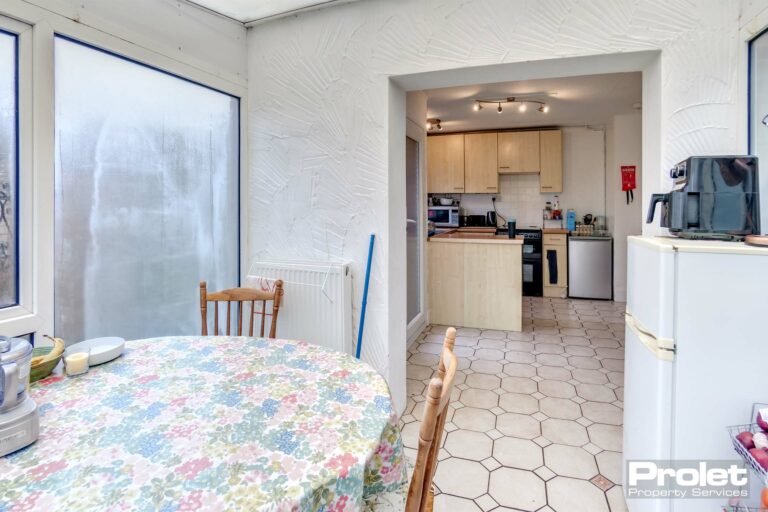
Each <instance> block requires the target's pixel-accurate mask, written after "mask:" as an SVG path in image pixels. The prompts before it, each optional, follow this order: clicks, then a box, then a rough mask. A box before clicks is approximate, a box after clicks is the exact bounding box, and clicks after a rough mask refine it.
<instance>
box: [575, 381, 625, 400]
mask: <svg viewBox="0 0 768 512" xmlns="http://www.w3.org/2000/svg"><path fill="white" fill-rule="evenodd" d="M576 392H577V393H578V394H579V396H580V397H581V398H584V399H585V400H589V401H591V402H607V403H611V402H615V401H616V393H614V392H613V390H612V389H611V388H607V387H605V386H603V385H600V384H577V385H576Z"/></svg>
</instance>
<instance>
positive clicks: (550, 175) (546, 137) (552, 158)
mask: <svg viewBox="0 0 768 512" xmlns="http://www.w3.org/2000/svg"><path fill="white" fill-rule="evenodd" d="M539 133H540V136H539V146H540V151H539V152H540V156H541V158H540V161H541V172H540V174H539V187H540V190H541V192H542V193H543V194H549V193H556V192H562V191H563V131H562V130H546V131H542V132H539Z"/></svg>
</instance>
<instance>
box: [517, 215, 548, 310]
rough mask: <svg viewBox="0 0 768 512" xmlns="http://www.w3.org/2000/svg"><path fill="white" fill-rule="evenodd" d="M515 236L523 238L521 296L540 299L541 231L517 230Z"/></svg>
mask: <svg viewBox="0 0 768 512" xmlns="http://www.w3.org/2000/svg"><path fill="white" fill-rule="evenodd" d="M516 236H522V237H523V295H524V296H526V297H541V296H542V295H544V278H543V276H542V272H543V269H542V243H541V229H536V228H525V229H518V230H516Z"/></svg>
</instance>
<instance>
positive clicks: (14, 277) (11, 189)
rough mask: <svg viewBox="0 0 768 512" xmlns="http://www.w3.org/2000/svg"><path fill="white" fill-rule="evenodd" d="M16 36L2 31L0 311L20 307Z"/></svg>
mask: <svg viewBox="0 0 768 512" xmlns="http://www.w3.org/2000/svg"><path fill="white" fill-rule="evenodd" d="M16 68H17V65H16V36H15V35H13V34H8V33H6V32H2V31H0V308H3V307H8V306H13V305H16V304H18V298H19V297H18V244H17V242H18V229H17V228H18V218H17V213H16V212H17V211H18V204H17V202H16V193H17V191H18V187H17V183H18V181H17V180H18V155H17V148H18V143H17V140H18V134H17V126H18V114H17V112H18V109H17V105H18V101H17V93H16V83H17V76H16Z"/></svg>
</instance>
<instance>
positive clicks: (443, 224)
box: [427, 206, 459, 228]
mask: <svg viewBox="0 0 768 512" xmlns="http://www.w3.org/2000/svg"><path fill="white" fill-rule="evenodd" d="M427 215H428V217H427V218H428V220H430V221H432V222H434V223H435V227H438V228H457V227H459V207H458V206H430V207H429V209H428V213H427Z"/></svg>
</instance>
